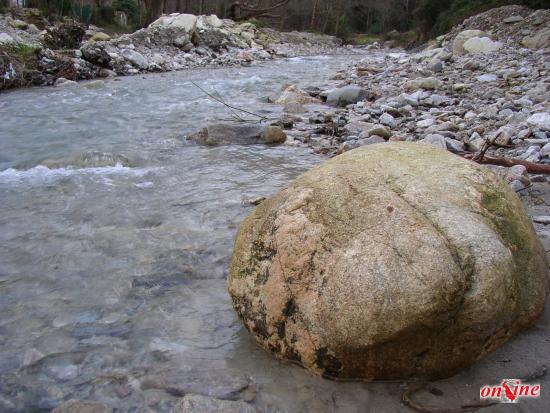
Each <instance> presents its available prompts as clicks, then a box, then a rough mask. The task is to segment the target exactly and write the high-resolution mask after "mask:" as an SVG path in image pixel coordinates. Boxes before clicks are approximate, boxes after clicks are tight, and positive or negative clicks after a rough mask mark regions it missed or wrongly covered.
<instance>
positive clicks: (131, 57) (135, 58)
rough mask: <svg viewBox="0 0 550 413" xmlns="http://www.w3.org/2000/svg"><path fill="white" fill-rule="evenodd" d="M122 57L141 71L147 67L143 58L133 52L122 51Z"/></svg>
mask: <svg viewBox="0 0 550 413" xmlns="http://www.w3.org/2000/svg"><path fill="white" fill-rule="evenodd" d="M121 54H122V57H124V58H125V59H126V60H128V61H129V62H130V63H132V64H133V65H134V66H137V67H139V68H141V69H147V68H148V67H149V62H148V61H147V59H145V57H144V56H143V55H142V54H141V53H139V52H136V51H135V50H131V49H124V50H122V52H121Z"/></svg>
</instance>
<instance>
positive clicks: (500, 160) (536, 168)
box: [463, 153, 550, 175]
mask: <svg viewBox="0 0 550 413" xmlns="http://www.w3.org/2000/svg"><path fill="white" fill-rule="evenodd" d="M477 155H478V154H471V153H469V154H464V155H463V156H464V158H466V159H470V160H471V161H474V162H477V163H481V164H490V165H498V166H506V167H508V168H510V167H512V166H515V165H523V166H525V168H527V172H529V173H532V174H543V175H550V165H546V164H540V163H535V162H529V161H523V160H521V159H512V158H505V157H500V156H488V155H483V156H482V157H478V156H477Z"/></svg>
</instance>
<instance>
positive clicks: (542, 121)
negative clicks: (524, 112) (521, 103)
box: [527, 112, 550, 131]
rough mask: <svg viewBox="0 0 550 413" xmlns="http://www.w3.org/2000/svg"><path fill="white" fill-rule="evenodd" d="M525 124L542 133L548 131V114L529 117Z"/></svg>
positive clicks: (536, 114) (549, 116)
mask: <svg viewBox="0 0 550 413" xmlns="http://www.w3.org/2000/svg"><path fill="white" fill-rule="evenodd" d="M527 123H528V124H529V125H530V126H533V127H535V128H539V129H541V130H544V131H550V113H547V112H541V113H535V114H534V115H531V116H530V117H529V119H527Z"/></svg>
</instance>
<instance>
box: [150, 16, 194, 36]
mask: <svg viewBox="0 0 550 413" xmlns="http://www.w3.org/2000/svg"><path fill="white" fill-rule="evenodd" d="M150 26H152V27H169V28H173V29H176V30H182V31H185V32H187V33H191V32H193V31H195V29H196V27H197V16H195V15H193V14H179V13H174V14H170V15H164V16H161V17H159V18H158V19H157V20H155V21H154V22H153V23H151V24H150Z"/></svg>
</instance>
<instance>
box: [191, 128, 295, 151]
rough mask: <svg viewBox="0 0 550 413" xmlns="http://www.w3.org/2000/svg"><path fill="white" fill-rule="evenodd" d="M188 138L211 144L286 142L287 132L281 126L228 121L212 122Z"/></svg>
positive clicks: (196, 141)
mask: <svg viewBox="0 0 550 413" xmlns="http://www.w3.org/2000/svg"><path fill="white" fill-rule="evenodd" d="M187 139H188V140H190V141H193V142H195V143H199V144H203V145H209V146H216V145H254V144H259V143H265V144H274V143H284V142H285V141H286V134H285V133H284V132H283V130H282V129H281V128H280V127H279V126H269V125H262V124H250V123H231V122H226V123H213V124H210V125H208V126H207V127H206V128H204V129H203V130H201V131H199V132H197V133H194V134H192V135H189V136H188V137H187Z"/></svg>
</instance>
